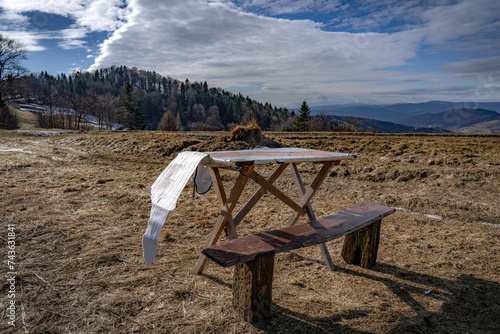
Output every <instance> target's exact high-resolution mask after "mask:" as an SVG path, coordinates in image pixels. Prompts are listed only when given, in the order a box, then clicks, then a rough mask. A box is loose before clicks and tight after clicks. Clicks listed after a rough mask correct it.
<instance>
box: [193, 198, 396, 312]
mask: <svg viewBox="0 0 500 334" xmlns="http://www.w3.org/2000/svg"><path fill="white" fill-rule="evenodd" d="M394 211H395V210H394V209H393V208H389V207H386V206H381V205H378V204H374V203H370V202H363V203H359V204H356V205H354V206H353V207H351V208H348V209H345V210H343V211H341V212H338V213H336V214H333V215H331V216H328V217H325V218H321V219H318V220H314V221H311V222H308V223H306V224H301V225H294V226H290V227H285V228H282V229H279V230H273V231H267V232H262V233H258V234H253V235H247V236H244V237H239V238H237V239H233V240H230V241H227V242H224V243H220V244H218V245H214V246H211V247H207V248H205V249H203V253H204V254H205V255H206V256H207V257H208V258H209V259H211V260H213V261H214V262H216V263H218V264H220V265H221V266H224V267H228V266H233V265H236V268H235V271H234V281H233V306H234V307H235V309H236V311H237V312H238V313H239V314H240V316H241V317H242V318H243V319H244V320H246V321H249V322H258V321H260V320H262V319H267V318H269V317H270V315H271V313H270V310H271V300H272V280H273V268H274V254H277V253H281V252H286V251H290V250H293V249H297V248H301V247H306V246H312V245H316V244H319V243H323V242H327V241H330V240H333V239H336V238H340V237H342V236H346V237H345V240H344V245H343V248H342V257H343V258H344V260H345V261H346V262H347V263H350V264H356V265H360V266H361V267H364V268H369V267H371V266H372V265H374V264H375V262H376V259H377V250H378V243H379V236H380V222H381V219H382V218H383V217H385V216H387V215H389V214H391V213H393V212H394Z"/></svg>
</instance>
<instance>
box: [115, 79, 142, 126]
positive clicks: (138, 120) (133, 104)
mask: <svg viewBox="0 0 500 334" xmlns="http://www.w3.org/2000/svg"><path fill="white" fill-rule="evenodd" d="M121 102H122V108H123V112H124V120H123V125H124V126H125V127H126V128H128V129H130V130H144V129H145V128H146V124H147V122H146V115H145V114H144V110H142V109H140V108H139V106H138V105H137V100H136V99H135V96H134V87H132V85H131V84H130V81H127V82H126V83H125V87H124V88H123V95H122V99H121Z"/></svg>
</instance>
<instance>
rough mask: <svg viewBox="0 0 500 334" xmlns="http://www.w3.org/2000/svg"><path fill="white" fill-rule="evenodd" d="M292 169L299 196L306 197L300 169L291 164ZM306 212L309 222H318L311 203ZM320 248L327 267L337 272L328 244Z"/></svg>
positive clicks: (321, 244) (320, 245)
mask: <svg viewBox="0 0 500 334" xmlns="http://www.w3.org/2000/svg"><path fill="white" fill-rule="evenodd" d="M290 168H291V170H292V176H293V179H294V180H295V183H296V184H297V187H298V188H299V194H300V196H304V195H305V194H306V187H305V186H304V183H303V182H302V178H301V177H300V173H299V169H298V168H297V165H296V164H290ZM306 212H307V216H308V217H309V220H310V221H312V220H316V214H315V213H314V210H313V208H312V206H311V203H309V204H307V206H306ZM318 248H319V250H320V252H321V255H322V256H323V260H324V261H325V265H326V267H327V268H328V270H330V271H334V270H335V265H334V264H333V261H332V257H331V256H330V252H329V251H328V248H327V247H326V244H325V243H324V242H322V243H320V244H318Z"/></svg>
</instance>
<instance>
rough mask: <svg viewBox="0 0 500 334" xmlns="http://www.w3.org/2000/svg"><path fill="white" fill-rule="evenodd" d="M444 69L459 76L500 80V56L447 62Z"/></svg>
mask: <svg viewBox="0 0 500 334" xmlns="http://www.w3.org/2000/svg"><path fill="white" fill-rule="evenodd" d="M442 69H443V70H444V71H448V72H451V73H453V74H455V75H456V76H458V77H474V78H487V80H489V81H500V56H499V57H489V58H478V59H468V60H464V61H459V62H454V63H446V64H445V65H443V67H442ZM485 80H486V79H485Z"/></svg>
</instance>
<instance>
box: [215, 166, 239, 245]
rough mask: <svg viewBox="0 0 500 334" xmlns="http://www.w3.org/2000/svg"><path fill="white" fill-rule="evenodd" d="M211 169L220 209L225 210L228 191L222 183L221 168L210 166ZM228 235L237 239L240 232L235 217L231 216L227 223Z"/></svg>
mask: <svg viewBox="0 0 500 334" xmlns="http://www.w3.org/2000/svg"><path fill="white" fill-rule="evenodd" d="M208 168H209V171H210V176H212V183H213V185H214V188H215V193H216V194H217V200H218V201H219V205H220V210H221V211H222V210H224V205H225V203H226V202H227V197H226V192H225V191H224V185H223V184H222V179H221V177H220V173H219V168H215V167H208ZM226 236H227V237H228V238H229V239H236V238H237V237H238V234H237V233H236V226H235V224H234V221H233V217H232V216H229V219H228V221H227V224H226Z"/></svg>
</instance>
